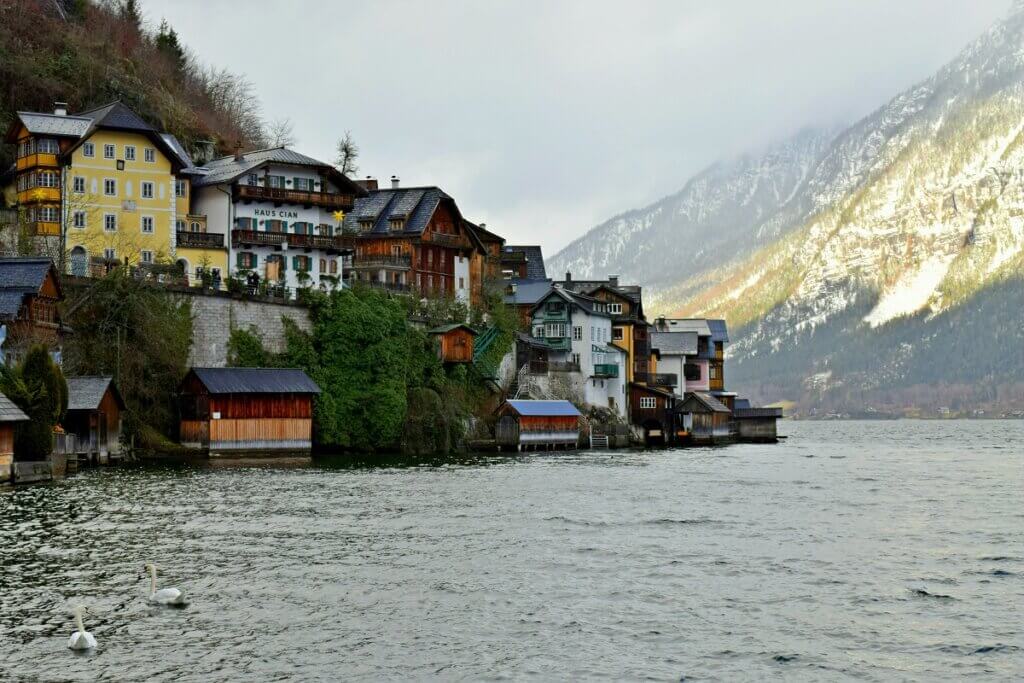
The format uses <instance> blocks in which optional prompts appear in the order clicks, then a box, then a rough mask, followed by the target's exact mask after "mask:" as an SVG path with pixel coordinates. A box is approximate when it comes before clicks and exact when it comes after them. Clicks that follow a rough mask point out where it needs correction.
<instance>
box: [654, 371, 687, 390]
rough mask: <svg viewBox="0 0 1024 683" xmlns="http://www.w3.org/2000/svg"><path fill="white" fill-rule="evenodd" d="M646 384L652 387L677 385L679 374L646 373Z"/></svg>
mask: <svg viewBox="0 0 1024 683" xmlns="http://www.w3.org/2000/svg"><path fill="white" fill-rule="evenodd" d="M647 384H648V386H652V387H677V386H679V375H676V374H668V373H662V372H649V373H647Z"/></svg>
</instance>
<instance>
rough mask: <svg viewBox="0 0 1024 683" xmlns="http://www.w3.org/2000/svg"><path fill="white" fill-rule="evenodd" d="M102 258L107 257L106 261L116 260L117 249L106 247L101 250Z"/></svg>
mask: <svg viewBox="0 0 1024 683" xmlns="http://www.w3.org/2000/svg"><path fill="white" fill-rule="evenodd" d="M103 258H105V259H107V260H108V261H116V260H117V250H116V249H111V248H110V247H107V248H106V249H104V250H103Z"/></svg>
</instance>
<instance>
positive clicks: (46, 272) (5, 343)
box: [0, 257, 67, 364]
mask: <svg viewBox="0 0 1024 683" xmlns="http://www.w3.org/2000/svg"><path fill="white" fill-rule="evenodd" d="M63 300H64V292H63V290H62V289H61V286H60V278H58V277H57V269H56V268H55V267H54V265H53V261H51V260H50V259H49V258H42V257H3V258H0V363H7V364H11V363H13V362H15V361H17V360H18V359H19V358H20V357H21V356H22V355H23V354H24V353H25V352H27V350H28V349H29V347H31V346H32V345H33V344H43V345H45V346H46V347H47V348H49V349H50V350H51V352H54V353H58V354H59V352H60V349H61V346H62V344H63V339H64V334H65V333H66V332H67V330H66V329H65V327H64V325H63V324H62V322H61V318H60V311H59V309H58V305H59V304H60V303H61V302H62V301H63Z"/></svg>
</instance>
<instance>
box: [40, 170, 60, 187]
mask: <svg viewBox="0 0 1024 683" xmlns="http://www.w3.org/2000/svg"><path fill="white" fill-rule="evenodd" d="M38 182H39V187H57V174H56V173H54V172H53V171H41V172H40V173H39V181H38Z"/></svg>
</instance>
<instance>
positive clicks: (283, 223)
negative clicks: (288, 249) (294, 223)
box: [281, 221, 288, 233]
mask: <svg viewBox="0 0 1024 683" xmlns="http://www.w3.org/2000/svg"><path fill="white" fill-rule="evenodd" d="M281 232H284V233H287V232H288V221H281Z"/></svg>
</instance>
